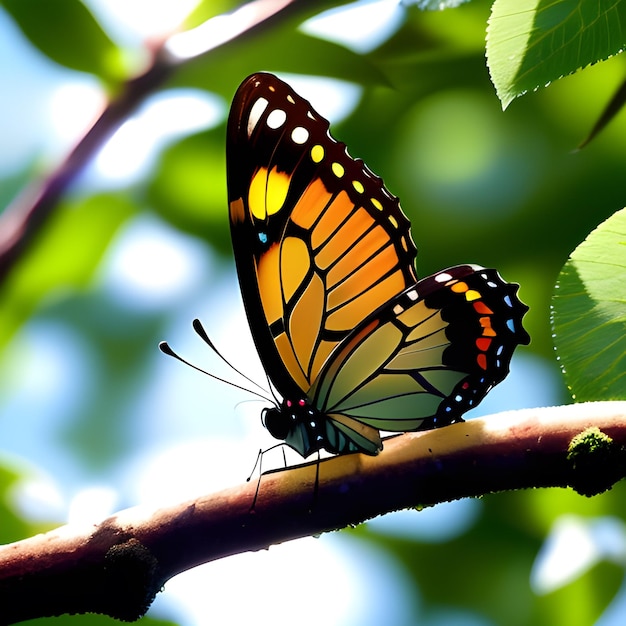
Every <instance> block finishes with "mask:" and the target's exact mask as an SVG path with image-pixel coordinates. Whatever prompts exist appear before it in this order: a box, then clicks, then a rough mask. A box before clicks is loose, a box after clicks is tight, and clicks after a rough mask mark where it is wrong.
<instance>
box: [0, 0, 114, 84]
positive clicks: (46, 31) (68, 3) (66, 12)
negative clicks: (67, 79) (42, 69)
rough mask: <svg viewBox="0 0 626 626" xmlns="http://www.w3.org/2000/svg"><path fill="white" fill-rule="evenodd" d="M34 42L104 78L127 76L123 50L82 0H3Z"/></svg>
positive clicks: (54, 57)
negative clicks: (107, 33)
mask: <svg viewBox="0 0 626 626" xmlns="http://www.w3.org/2000/svg"><path fill="white" fill-rule="evenodd" d="M0 4H1V5H2V6H3V7H4V8H5V9H6V10H7V11H8V12H9V13H10V14H11V16H12V17H13V19H14V20H15V21H16V22H17V23H18V24H19V26H20V28H21V29H22V32H23V33H24V34H25V35H26V36H27V37H28V39H29V40H30V42H31V43H32V44H33V45H34V46H36V47H37V48H38V49H39V50H40V51H41V52H42V53H43V54H45V55H47V56H48V57H49V58H50V59H52V60H53V61H56V62H57V63H59V64H61V65H64V66H66V67H69V68H71V69H74V70H79V71H81V72H89V73H92V74H95V75H96V76H98V77H99V78H101V79H103V80H104V81H107V82H108V81H111V82H117V81H119V80H121V79H122V78H124V76H125V67H124V63H123V53H122V50H120V49H119V48H117V47H116V46H115V44H114V43H113V42H112V41H111V39H109V37H108V36H107V35H106V33H105V32H104V30H103V29H102V28H101V27H100V24H98V22H97V21H96V19H95V18H94V17H93V15H92V14H91V13H90V12H89V11H88V10H87V7H86V6H85V5H84V4H83V3H82V2H80V0H2V2H1V3H0Z"/></svg>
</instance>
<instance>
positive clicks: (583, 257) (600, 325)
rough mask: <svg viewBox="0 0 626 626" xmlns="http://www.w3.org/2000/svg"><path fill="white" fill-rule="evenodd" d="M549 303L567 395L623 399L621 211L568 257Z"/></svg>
mask: <svg viewBox="0 0 626 626" xmlns="http://www.w3.org/2000/svg"><path fill="white" fill-rule="evenodd" d="M552 305H553V307H552V308H553V313H552V325H553V331H554V341H555V346H556V350H557V354H558V357H559V359H560V363H561V368H562V370H563V373H564V375H565V380H566V382H567V385H568V387H569V389H570V391H571V393H572V395H573V397H574V398H575V399H576V400H579V401H581V402H582V401H587V400H624V399H626V209H622V210H621V211H619V212H617V213H616V214H615V215H613V216H612V217H610V218H609V219H608V220H606V221H605V222H603V223H602V224H601V225H600V226H598V228H596V230H594V231H593V232H592V233H591V234H590V235H589V236H588V237H587V239H586V240H585V241H584V242H583V243H581V244H580V245H579V246H578V248H576V250H575V251H574V252H573V253H572V255H571V257H570V259H569V261H568V262H567V263H566V264H565V266H564V267H563V269H562V270H561V273H560V275H559V279H558V282H557V285H556V291H555V293H554V296H553V299H552Z"/></svg>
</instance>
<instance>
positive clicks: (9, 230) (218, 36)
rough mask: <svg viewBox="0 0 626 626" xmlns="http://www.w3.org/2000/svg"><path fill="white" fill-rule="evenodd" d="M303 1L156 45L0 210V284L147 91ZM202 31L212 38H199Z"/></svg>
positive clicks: (257, 7) (250, 12) (254, 5)
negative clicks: (140, 69)
mask: <svg viewBox="0 0 626 626" xmlns="http://www.w3.org/2000/svg"><path fill="white" fill-rule="evenodd" d="M307 4H309V3H308V2H307V1H306V0H255V1H253V2H250V3H248V4H246V5H243V6H242V7H240V8H239V9H237V10H236V11H233V12H232V13H230V14H226V15H220V16H218V17H216V18H212V20H208V21H207V22H205V24H203V25H202V26H200V27H198V28H196V29H194V30H193V31H188V32H185V33H176V34H174V35H172V36H171V37H169V38H168V39H167V40H166V41H164V42H163V43H162V44H161V45H159V46H158V47H157V49H156V50H155V51H154V52H153V54H152V61H151V64H150V66H149V67H148V69H147V70H146V71H145V72H144V73H143V74H141V75H140V76H138V77H136V78H133V79H131V80H129V81H128V82H126V83H125V85H124V86H123V88H122V90H121V91H120V93H119V94H118V95H117V97H116V98H115V99H113V100H111V101H110V102H109V104H108V105H107V106H106V108H105V109H104V110H103V111H102V113H101V115H100V117H99V118H98V119H97V120H96V122H95V123H94V125H93V126H92V127H91V128H90V129H89V130H88V131H87V132H86V134H85V135H84V137H83V138H82V139H81V140H80V141H79V143H78V144H77V145H76V147H75V148H74V149H73V150H72V151H71V152H70V154H69V155H68V156H67V158H66V159H65V160H64V161H63V162H62V163H61V164H60V165H59V166H58V167H57V168H56V170H54V171H52V172H50V174H49V175H48V176H47V177H46V178H45V179H44V180H42V181H38V182H35V183H33V184H32V185H31V186H30V187H28V188H27V189H25V190H24V191H23V192H22V193H21V194H20V195H19V196H18V197H17V198H16V199H15V200H14V202H13V203H12V204H11V205H10V206H9V207H7V209H6V210H5V211H4V212H3V213H2V214H0V283H2V282H3V281H4V280H5V279H6V277H7V275H8V273H9V271H10V270H11V268H12V267H13V265H14V264H15V262H16V261H17V260H18V259H19V258H20V257H21V255H22V254H23V253H24V252H25V250H26V249H27V248H28V246H29V245H30V243H31V242H32V241H33V239H34V237H35V235H36V234H37V233H38V232H39V230H40V228H41V226H42V225H43V224H44V223H45V222H46V220H47V218H48V217H49V216H50V214H51V212H52V210H53V209H54V207H55V206H56V205H57V203H58V201H59V199H60V198H61V197H62V196H63V194H64V193H65V192H66V191H67V189H68V187H69V186H70V185H71V184H72V183H73V182H74V181H75V180H76V178H77V177H78V175H79V174H80V173H81V171H82V170H83V169H84V167H85V166H86V165H87V163H88V162H89V161H90V160H91V159H92V158H93V157H94V156H95V154H96V153H97V152H98V150H99V149H100V148H101V147H102V146H103V145H104V144H105V142H106V141H107V140H108V139H109V138H110V137H111V135H113V133H114V132H115V131H116V130H117V129H118V128H119V127H120V125H121V124H122V123H123V122H124V121H125V120H126V119H127V118H128V117H129V116H130V115H131V114H132V113H133V111H135V110H136V108H137V106H138V105H139V104H141V102H143V101H144V99H145V98H146V96H148V95H150V94H151V93H154V92H155V91H156V90H157V89H158V88H159V87H161V85H163V83H165V81H166V80H167V79H168V78H169V77H170V76H171V75H172V73H174V72H175V71H176V70H177V69H178V68H179V67H181V66H182V65H184V64H185V63H187V62H189V61H192V60H194V59H197V58H199V57H201V56H203V55H205V54H208V53H210V52H212V51H214V50H215V49H216V48H218V47H220V46H222V45H224V44H226V43H228V42H230V41H232V40H234V39H236V38H238V37H242V36H243V35H249V34H251V33H253V32H256V31H257V30H258V29H259V28H261V27H268V26H272V25H274V23H275V22H276V21H277V20H279V19H283V18H284V17H286V16H287V15H289V14H291V12H292V11H290V10H289V9H291V10H295V9H296V8H298V7H300V6H305V5H307ZM202 29H204V30H202ZM205 34H206V36H207V37H212V39H208V40H206V41H204V42H203V41H198V39H199V38H201V37H203V36H204V35H205ZM185 50H186V52H182V51H185Z"/></svg>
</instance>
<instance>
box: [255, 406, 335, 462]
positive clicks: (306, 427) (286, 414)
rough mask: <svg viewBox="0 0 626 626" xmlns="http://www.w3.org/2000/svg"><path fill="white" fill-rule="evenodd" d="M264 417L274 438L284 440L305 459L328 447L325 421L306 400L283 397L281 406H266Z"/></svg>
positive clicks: (264, 422)
mask: <svg viewBox="0 0 626 626" xmlns="http://www.w3.org/2000/svg"><path fill="white" fill-rule="evenodd" d="M261 418H262V420H263V424H264V425H265V427H266V428H267V430H268V431H269V433H270V435H272V437H275V438H276V439H282V440H283V441H284V442H285V443H286V444H287V445H288V446H289V447H290V448H293V449H294V450H295V451H296V452H298V453H299V454H301V455H302V456H303V457H304V458H306V457H308V456H309V455H310V454H312V453H313V452H317V451H318V450H321V449H322V448H327V447H328V441H327V437H326V432H325V430H326V429H325V423H326V420H325V419H324V416H323V415H321V414H320V413H319V411H318V410H317V409H315V408H314V407H313V406H312V405H311V404H309V402H308V401H307V400H305V399H300V400H297V401H292V400H283V402H281V404H280V406H274V407H271V408H266V409H264V410H263V413H262V416H261Z"/></svg>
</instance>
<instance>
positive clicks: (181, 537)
mask: <svg viewBox="0 0 626 626" xmlns="http://www.w3.org/2000/svg"><path fill="white" fill-rule="evenodd" d="M318 470H319V477H318V480H319V483H318V487H317V493H316V495H315V498H314V489H315V481H316V473H317V472H318ZM624 475H626V402H598V403H587V404H578V405H571V406H562V407H552V408H544V409H528V410H523V411H514V412H509V413H501V414H498V415H492V416H489V417H485V418H483V419H475V420H471V421H470V422H465V423H462V424H455V425H452V426H448V427H445V428H442V429H439V430H433V431H428V432H424V433H408V434H404V435H401V436H398V437H393V438H390V439H387V440H386V441H385V449H384V450H383V452H382V453H381V454H380V455H378V456H377V457H369V456H366V455H363V454H350V455H344V456H339V457H333V458H330V459H326V460H324V461H322V462H321V463H320V464H319V467H316V463H310V464H307V465H302V466H298V467H295V468H290V469H287V470H282V471H279V472H272V473H269V474H265V475H263V478H262V482H261V488H260V492H259V496H258V498H257V500H256V504H255V506H254V508H253V509H251V504H252V502H253V501H254V492H255V489H256V484H250V483H248V484H246V485H244V486H240V487H236V488H232V489H228V490H225V491H222V492H219V493H216V494H212V495H208V496H205V497H202V498H198V499H197V500H194V501H190V502H185V503H183V504H180V505H177V506H171V507H164V508H161V509H157V510H146V509H145V508H141V507H137V508H133V509H128V510H126V511H122V512H120V513H118V514H116V515H113V516H111V517H109V518H108V519H106V520H104V521H103V522H102V523H100V524H97V525H93V526H88V527H76V526H71V525H69V526H64V527H62V528H59V529H57V530H55V531H52V532H49V533H46V534H42V535H38V536H36V537H32V538H30V539H26V540H24V541H19V542H16V543H13V544H10V545H6V546H3V547H0V606H1V607H2V617H1V618H0V619H2V620H4V621H3V622H2V623H5V624H10V623H15V622H18V621H22V620H25V619H31V618H34V617H41V616H51V615H61V614H63V613H70V612H71V613H82V612H97V613H104V614H107V615H110V616H112V617H116V618H118V619H124V620H133V619H137V618H139V617H140V616H141V615H143V613H144V612H145V611H146V610H147V608H148V606H149V605H150V603H151V601H152V599H153V598H154V596H155V595H156V593H158V591H159V590H160V589H161V588H162V586H163V584H164V583H165V582H166V581H167V580H169V579H170V578H171V577H173V576H175V575H176V574H178V573H180V572H182V571H184V570H187V569H189V568H192V567H195V566H196V565H199V564H201V563H206V562H208V561H212V560H215V559H219V558H222V557H225V556H229V555H232V554H236V553H240V552H245V551H251V550H252V551H254V550H261V549H264V548H267V547H269V546H271V545H274V544H278V543H281V542H284V541H288V540H291V539H296V538H298V537H304V536H307V535H314V534H319V533H321V532H325V531H329V530H333V529H340V528H343V527H345V526H347V525H351V524H358V523H360V522H363V521H364V520H367V519H370V518H371V517H374V516H376V515H380V514H383V513H386V512H389V511H394V510H397V509H403V508H409V507H423V506H430V505H433V504H436V503H439V502H444V501H448V500H454V499H458V498H463V497H473V496H480V495H484V494H488V493H492V492H496V491H503V490H512V489H524V488H531V487H566V486H571V487H574V488H575V489H576V490H577V491H579V492H581V493H583V494H585V495H592V494H594V493H600V492H602V491H604V490H606V489H608V488H610V486H611V485H612V484H613V483H614V482H616V481H617V480H619V479H620V478H622V477H623V476H624ZM33 598H36V602H34V601H33Z"/></svg>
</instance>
